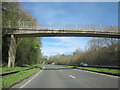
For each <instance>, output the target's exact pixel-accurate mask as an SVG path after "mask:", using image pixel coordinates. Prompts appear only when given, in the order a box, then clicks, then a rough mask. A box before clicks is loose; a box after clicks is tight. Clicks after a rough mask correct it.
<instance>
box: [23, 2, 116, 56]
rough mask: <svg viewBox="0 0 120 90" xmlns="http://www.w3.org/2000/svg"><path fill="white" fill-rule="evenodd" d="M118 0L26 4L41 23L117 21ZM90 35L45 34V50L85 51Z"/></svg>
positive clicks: (108, 23)
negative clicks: (58, 35)
mask: <svg viewBox="0 0 120 90" xmlns="http://www.w3.org/2000/svg"><path fill="white" fill-rule="evenodd" d="M117 4H118V3H117V2H111V3H110V2H24V3H22V5H23V7H24V8H25V9H27V10H28V11H29V12H30V14H31V15H32V16H33V17H34V18H36V19H37V20H38V21H39V22H80V23H91V24H107V25H117V24H118V21H117V20H118V7H117V6H118V5H117ZM90 39H91V38H87V37H86V38H85V37H43V38H42V52H43V53H44V55H47V56H50V55H55V54H58V53H60V54H71V53H72V52H74V51H75V50H76V49H77V48H79V49H82V50H84V49H85V48H86V47H87V43H88V41H89V40H90Z"/></svg>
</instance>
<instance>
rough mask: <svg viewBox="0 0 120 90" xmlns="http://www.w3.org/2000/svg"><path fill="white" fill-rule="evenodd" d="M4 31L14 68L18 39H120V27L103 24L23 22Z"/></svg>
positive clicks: (4, 28) (9, 58)
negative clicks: (67, 37)
mask: <svg viewBox="0 0 120 90" xmlns="http://www.w3.org/2000/svg"><path fill="white" fill-rule="evenodd" d="M2 31H3V34H4V35H6V36H7V37H10V45H9V51H8V67H14V62H15V56H16V49H17V42H16V38H21V37H50V36H75V37H77V36H78V37H107V38H120V32H119V31H118V26H113V25H102V24H84V23H63V22H55V23H53V22H47V23H45V22H43V23H40V25H32V23H30V22H29V21H21V22H18V25H16V26H11V25H10V24H8V25H7V26H6V27H3V28H2Z"/></svg>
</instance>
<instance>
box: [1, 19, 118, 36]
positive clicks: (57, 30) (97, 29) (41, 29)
mask: <svg viewBox="0 0 120 90" xmlns="http://www.w3.org/2000/svg"><path fill="white" fill-rule="evenodd" d="M18 24H19V27H12V28H11V27H5V28H3V29H4V30H3V31H4V32H3V34H5V35H8V36H10V35H14V36H16V37H49V36H79V37H107V38H120V32H119V31H118V26H113V25H102V24H85V23H64V22H43V23H40V25H39V26H38V25H37V26H34V25H32V24H30V23H29V22H27V21H23V22H20V23H18Z"/></svg>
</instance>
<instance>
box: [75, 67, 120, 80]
mask: <svg viewBox="0 0 120 90" xmlns="http://www.w3.org/2000/svg"><path fill="white" fill-rule="evenodd" d="M74 70H78V71H84V72H89V73H93V74H99V75H104V76H109V77H114V78H119V77H118V76H112V75H107V74H103V73H96V72H92V71H85V70H79V69H74Z"/></svg>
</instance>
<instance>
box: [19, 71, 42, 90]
mask: <svg viewBox="0 0 120 90" xmlns="http://www.w3.org/2000/svg"><path fill="white" fill-rule="evenodd" d="M42 71H43V70H41V71H40V72H39V73H38V74H40V73H41V72H42ZM38 74H36V75H35V76H34V77H33V78H32V79H30V80H29V81H28V82H26V83H25V84H24V85H23V86H21V87H20V88H23V87H24V86H25V85H27V84H28V83H29V82H30V81H32V80H33V79H34V78H35V77H36V76H37V75H38Z"/></svg>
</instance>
